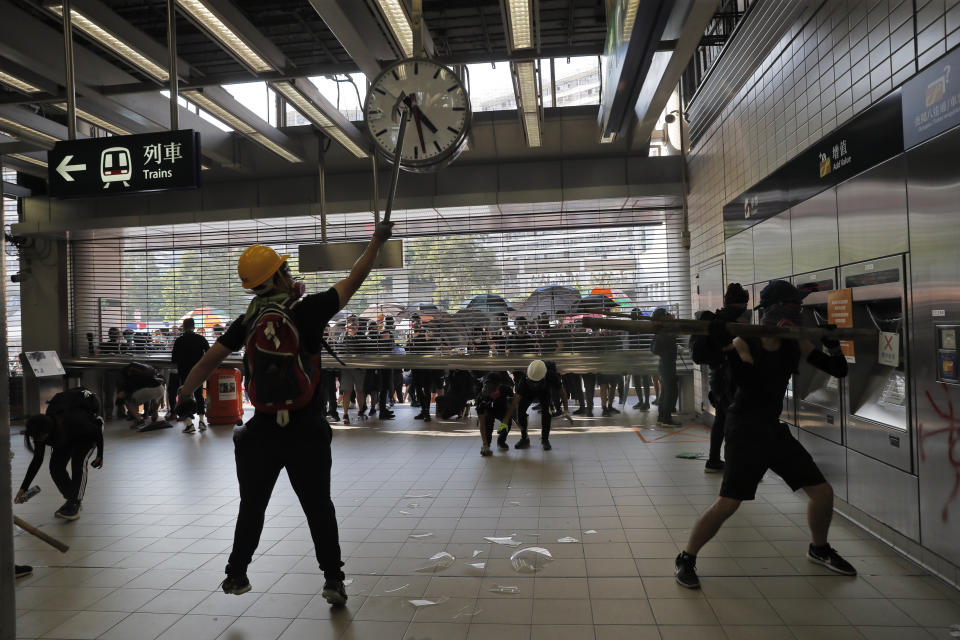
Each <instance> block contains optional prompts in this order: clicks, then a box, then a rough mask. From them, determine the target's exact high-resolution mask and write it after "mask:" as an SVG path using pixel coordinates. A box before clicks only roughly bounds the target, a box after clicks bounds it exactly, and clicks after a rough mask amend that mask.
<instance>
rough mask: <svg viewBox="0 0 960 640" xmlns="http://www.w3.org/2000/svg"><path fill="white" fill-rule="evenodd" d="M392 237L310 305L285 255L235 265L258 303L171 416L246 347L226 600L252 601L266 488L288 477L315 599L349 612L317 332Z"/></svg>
mask: <svg viewBox="0 0 960 640" xmlns="http://www.w3.org/2000/svg"><path fill="white" fill-rule="evenodd" d="M392 228H393V224H392V223H389V222H386V223H379V224H377V226H376V229H375V230H374V233H373V238H372V239H371V240H370V244H369V245H367V248H366V250H365V251H364V252H363V255H361V256H360V258H359V259H358V260H357V262H356V264H354V265H353V269H352V270H351V271H350V275H348V276H347V277H346V278H344V279H343V280H340V281H339V282H337V283H336V284H335V285H333V286H332V287H331V288H329V289H328V290H326V291H325V292H323V293H315V294H311V295H308V296H303V293H304V291H303V289H304V287H303V283H302V282H300V281H298V280H295V279H294V278H293V276H292V274H291V273H290V268H289V266H288V264H287V259H288V258H289V257H290V256H289V255H281V254H279V253H277V252H276V251H274V250H273V249H271V248H270V247H266V246H263V245H253V246H252V247H249V248H248V249H247V250H246V251H244V252H243V255H242V256H240V260H239V262H238V263H237V273H238V275H239V276H240V281H241V283H242V284H243V287H244V288H245V289H248V290H250V291H251V292H253V293H254V294H255V296H254V298H253V300H252V301H251V302H250V306H249V307H248V308H247V312H246V313H245V314H243V315H241V316H240V317H239V318H237V319H236V320H235V321H234V322H233V323H232V324H231V325H230V328H229V329H228V330H227V331H226V332H225V333H224V334H223V335H222V336H220V337H219V338H218V339H217V342H216V343H215V344H214V345H213V346H212V347H211V348H210V351H208V352H207V353H206V354H205V355H204V357H203V358H202V359H201V360H200V362H198V363H197V364H196V365H195V366H194V367H193V369H191V370H190V374H189V375H188V376H187V379H186V380H185V381H184V382H183V386H182V387H181V388H180V393H179V403H178V405H177V413H178V415H181V414H188V413H190V407H189V404H190V403H191V402H192V394H193V392H194V391H195V390H196V389H198V388H199V387H200V385H201V384H203V381H204V380H206V379H207V378H208V377H209V376H210V374H212V373H213V371H214V370H215V369H216V368H217V367H218V366H219V365H220V363H221V362H222V361H223V360H224V359H225V358H226V357H227V356H228V355H230V353H232V352H234V351H239V350H240V349H241V348H244V347H245V352H244V370H245V374H246V386H247V391H248V393H249V395H250V399H251V402H253V404H254V406H255V408H256V411H255V413H254V415H253V418H251V419H250V420H249V421H248V422H247V423H246V425H244V426H243V427H242V428H240V429H238V430H237V431H236V433H235V434H234V437H233V440H234V447H235V457H236V462H237V479H238V481H239V483H240V512H239V514H238V516H237V524H236V529H235V532H234V539H233V550H232V552H231V553H230V558H229V560H228V564H227V567H226V574H227V577H226V579H225V580H224V581H223V583H222V584H221V588H222V589H223V591H224V593H232V594H236V595H240V594H243V593H246V592H247V591H250V588H251V587H250V581H249V580H248V579H247V566H248V565H249V564H250V562H251V560H252V558H253V553H254V551H255V550H256V548H257V544H258V543H259V541H260V533H261V531H262V530H263V521H264V513H265V511H266V508H267V503H268V502H269V500H270V494H271V492H272V491H273V486H274V484H275V483H276V481H277V477H278V476H279V475H280V471H281V469H284V468H286V470H287V475H288V476H289V478H290V484H291V485H293V489H294V491H296V492H297V497H298V498H299V499H300V504H301V505H302V506H303V510H304V512H305V513H306V516H307V523H308V524H309V526H310V534H311V536H312V537H313V543H314V548H315V551H316V555H317V562H318V563H319V565H320V569H321V570H322V571H323V574H324V578H325V583H324V585H323V592H322V595H323V597H324V598H325V599H326V600H327V602H329V603H330V604H332V605H334V606H343V605H344V604H346V601H347V593H346V589H345V588H344V584H343V579H344V574H343V570H342V567H343V562H342V560H341V555H340V543H339V535H338V532H337V517H336V512H335V511H334V507H333V501H332V500H331V499H330V466H331V457H330V440H331V437H332V435H333V433H332V431H331V429H330V425H329V424H328V423H327V421H326V419H325V417H324V412H323V403H322V401H321V393H320V392H318V390H317V389H318V387H317V382H318V381H319V378H320V362H319V360H320V358H319V355H320V349H321V345H322V337H323V328H324V327H326V325H327V322H328V321H329V320H330V318H332V317H333V315H334V314H335V313H336V312H337V311H339V310H340V309H342V308H343V307H344V306H345V305H346V304H347V302H348V301H349V300H350V298H351V296H353V294H354V293H356V291H357V289H359V288H360V285H362V284H363V281H364V280H365V279H366V277H367V275H368V274H369V273H370V269H371V268H372V267H373V263H374V261H375V260H376V258H377V254H378V253H379V251H380V247H382V246H383V245H384V243H386V241H387V240H388V239H389V238H390V236H391V230H392ZM290 325H293V326H292V327H291V326H290Z"/></svg>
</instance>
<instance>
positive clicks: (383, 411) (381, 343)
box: [377, 316, 397, 420]
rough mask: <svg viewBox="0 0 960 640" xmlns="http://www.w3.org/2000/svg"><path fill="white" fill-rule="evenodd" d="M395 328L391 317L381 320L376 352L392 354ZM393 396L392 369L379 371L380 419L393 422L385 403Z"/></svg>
mask: <svg viewBox="0 0 960 640" xmlns="http://www.w3.org/2000/svg"><path fill="white" fill-rule="evenodd" d="M395 327H396V323H395V322H394V319H393V316H387V317H386V318H384V319H383V329H381V331H380V333H379V335H378V336H377V352H378V353H382V354H392V353H393V350H394V348H395V347H396V346H397V341H396V340H395V339H394V337H393V331H394V328H395ZM392 396H393V369H381V370H380V419H381V420H393V419H394V418H395V417H396V415H395V414H394V413H393V411H391V410H390V409H389V408H388V406H387V403H388V401H389V400H390V398H391V397H392Z"/></svg>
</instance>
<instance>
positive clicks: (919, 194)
mask: <svg viewBox="0 0 960 640" xmlns="http://www.w3.org/2000/svg"><path fill="white" fill-rule="evenodd" d="M958 149H960V130H958V129H954V130H952V131H948V132H947V133H944V134H943V135H941V136H938V137H937V138H934V139H933V140H930V141H929V142H926V143H924V144H922V145H920V146H918V147H915V148H914V149H911V150H910V152H909V153H908V154H907V166H908V170H909V176H908V179H907V193H908V195H909V205H910V206H909V208H910V272H911V283H912V292H911V301H912V304H911V311H912V316H911V329H912V331H911V340H910V349H911V354H912V356H913V358H912V363H911V370H912V373H913V375H912V381H913V384H912V386H913V397H914V404H913V408H914V411H915V416H916V424H917V425H919V426H918V428H917V430H918V434H919V442H918V443H917V444H918V445H919V446H918V449H919V453H920V455H919V456H918V458H919V459H918V467H917V469H918V475H919V476H920V517H921V531H922V538H921V542H922V544H923V546H924V547H926V548H928V549H930V550H932V551H934V552H935V553H938V554H940V555H941V556H943V557H944V558H946V559H948V560H950V561H951V562H953V563H955V564H960V545H958V544H957V541H958V540H960V497H958V496H956V495H953V494H952V491H953V488H954V486H955V483H956V482H957V478H958V474H960V468H958V465H957V462H956V456H957V447H958V446H960V445H958V444H957V436H958V434H960V422H958V420H957V418H956V417H955V416H957V414H956V413H954V412H952V411H951V409H950V404H951V403H952V406H953V407H960V387H958V386H957V385H951V384H942V383H938V382H937V363H936V360H935V358H936V344H935V335H934V332H933V323H934V322H935V321H936V322H944V323H949V322H958V321H960V286H958V283H960V259H958V255H957V249H958V247H960V225H958V224H957V208H958V203H960V181H958V180H957V163H956V157H957V150H958Z"/></svg>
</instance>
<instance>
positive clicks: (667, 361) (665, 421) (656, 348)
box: [651, 307, 680, 427]
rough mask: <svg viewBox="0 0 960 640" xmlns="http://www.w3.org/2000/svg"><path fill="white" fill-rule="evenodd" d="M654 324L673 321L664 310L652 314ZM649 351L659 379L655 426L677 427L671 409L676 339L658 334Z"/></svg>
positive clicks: (673, 405)
mask: <svg viewBox="0 0 960 640" xmlns="http://www.w3.org/2000/svg"><path fill="white" fill-rule="evenodd" d="M652 319H653V321H654V322H657V321H662V320H673V316H672V315H671V314H670V313H668V312H667V310H666V309H664V308H662V307H661V308H659V309H657V310H656V311H654V312H653V316H652ZM651 351H653V353H654V355H656V356H657V358H658V364H657V373H658V374H659V377H660V396H659V397H657V426H658V427H679V426H680V423H679V422H676V421H675V420H674V419H673V409H674V407H675V406H676V404H677V392H678V388H677V384H678V380H677V339H676V336H674V335H673V334H672V333H660V334H657V335H656V336H655V337H654V339H653V345H652V346H651Z"/></svg>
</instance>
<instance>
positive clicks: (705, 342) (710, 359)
mask: <svg viewBox="0 0 960 640" xmlns="http://www.w3.org/2000/svg"><path fill="white" fill-rule="evenodd" d="M749 300H750V294H749V293H747V291H746V290H745V289H744V288H743V287H742V286H741V285H740V283H739V282H731V283H730V284H729V285H728V286H727V292H726V294H724V296H723V307H722V308H720V309H717V311H716V313H710V312H709V311H707V312H705V313H704V314H702V315H701V317H700V320H719V321H721V322H749V320H750V311H749V310H748V309H747V302H748V301H749ZM732 348H733V346H732V345H730V346H727V347H726V349H727V350H729V349H732ZM690 356H691V357H692V358H693V361H694V362H696V363H697V364H705V365H708V366H709V367H710V375H709V382H710V391H709V393H708V395H707V397H708V398H709V400H710V404H712V405H713V408H714V411H715V415H714V418H713V426H712V427H710V455H709V456H708V457H707V462H706V465H705V466H704V471H706V472H707V473H717V472H720V471H723V460H721V459H720V449H721V447H722V446H723V434H724V429H725V426H724V425H725V423H726V417H727V407H728V406H730V403H731V402H733V382H732V380H731V379H730V370H729V367H728V366H727V361H726V354H725V353H724V351H723V349H721V348H720V347H719V346H718V345H717V343H716V341H714V340H712V339H711V338H710V336H691V337H690Z"/></svg>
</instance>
